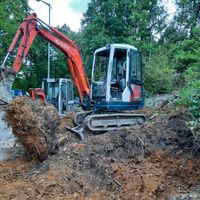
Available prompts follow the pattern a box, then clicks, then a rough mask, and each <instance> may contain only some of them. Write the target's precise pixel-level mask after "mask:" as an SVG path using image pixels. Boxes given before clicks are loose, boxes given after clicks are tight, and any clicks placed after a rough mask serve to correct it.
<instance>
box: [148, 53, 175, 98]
mask: <svg viewBox="0 0 200 200" xmlns="http://www.w3.org/2000/svg"><path fill="white" fill-rule="evenodd" d="M174 78H175V70H174V68H173V67H172V66H171V65H170V62H169V60H168V57H167V55H165V53H160V52H159V54H157V55H156V54H155V55H153V56H152V57H151V60H150V61H149V60H147V61H146V62H145V68H144V86H145V90H146V91H147V94H150V95H152V94H157V93H168V92H170V91H172V90H173V85H174Z"/></svg>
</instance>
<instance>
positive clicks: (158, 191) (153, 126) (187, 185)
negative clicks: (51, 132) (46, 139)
mask: <svg viewBox="0 0 200 200" xmlns="http://www.w3.org/2000/svg"><path fill="white" fill-rule="evenodd" d="M143 112H145V114H146V115H147V116H148V123H147V124H145V125H143V126H142V127H140V128H137V129H133V130H126V129H124V130H120V131H111V132H107V133H104V134H102V135H91V133H88V138H87V139H86V140H84V141H81V140H79V139H78V138H77V136H76V135H73V134H72V133H70V132H67V130H66V129H65V128H64V126H65V125H66V124H67V125H71V118H72V116H71V115H68V116H66V117H65V118H63V119H62V120H61V123H60V124H59V126H58V127H57V128H56V129H55V132H57V133H56V135H57V137H58V141H62V145H60V150H59V152H58V153H57V154H56V155H52V156H49V157H48V158H47V159H46V160H44V161H43V162H42V163H40V162H36V161H32V162H25V161H24V159H23V158H19V159H17V160H15V161H12V160H11V161H7V162H4V163H0V184H1V187H0V194H1V195H0V199H3V200H4V199H21V200H25V199H36V200H37V199H38V200H39V199H44V200H47V199H48V200H49V199H54V200H68V199H69V200H108V199H109V200H117V199H119V200H164V199H182V200H186V199H188V198H189V197H190V196H194V195H195V196H197V197H198V196H199V197H200V192H199V191H200V190H198V189H197V188H198V187H197V185H198V184H199V182H200V169H199V165H200V158H199V156H198V152H199V149H198V148H197V144H198V141H197V139H195V135H193V133H192V132H191V131H190V129H188V128H187V126H186V123H187V122H188V121H189V120H190V117H189V115H188V114H187V111H186V110H185V109H184V108H174V109H171V108H168V107H165V108H164V107H163V109H160V108H158V109H156V110H144V111H143ZM62 138H64V140H63V139H62ZM189 192H191V193H190V194H187V193H189ZM179 197H180V198H179Z"/></svg>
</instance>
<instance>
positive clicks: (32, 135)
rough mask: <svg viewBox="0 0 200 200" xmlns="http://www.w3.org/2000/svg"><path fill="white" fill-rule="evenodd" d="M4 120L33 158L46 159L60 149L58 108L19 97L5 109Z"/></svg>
mask: <svg viewBox="0 0 200 200" xmlns="http://www.w3.org/2000/svg"><path fill="white" fill-rule="evenodd" d="M4 111H5V116H4V120H5V121H6V122H7V124H8V126H11V127H12V130H13V134H14V135H15V136H16V138H17V139H18V141H19V142H20V143H21V144H22V145H23V146H24V148H25V150H26V152H27V153H28V154H29V156H31V157H32V158H37V159H39V160H44V159H45V158H46V157H47V156H48V154H54V153H55V152H56V151H57V150H58V142H57V137H56V134H55V129H56V128H57V126H58V125H59V116H58V113H57V111H56V109H55V108H54V107H53V106H52V105H49V104H46V103H42V102H40V101H39V100H38V101H32V100H31V99H30V98H28V97H17V98H15V99H14V100H13V101H12V102H11V103H10V104H8V105H7V106H6V107H5V109H4Z"/></svg>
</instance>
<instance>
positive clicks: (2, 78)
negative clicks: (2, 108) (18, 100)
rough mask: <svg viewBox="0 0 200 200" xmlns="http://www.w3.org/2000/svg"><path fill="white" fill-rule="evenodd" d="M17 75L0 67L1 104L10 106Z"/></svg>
mask: <svg viewBox="0 0 200 200" xmlns="http://www.w3.org/2000/svg"><path fill="white" fill-rule="evenodd" d="M15 77H16V75H15V73H14V72H13V71H12V69H10V68H5V67H0V104H1V105H2V104H8V103H10V101H11V100H12V96H11V88H12V84H13V82H14V81H15Z"/></svg>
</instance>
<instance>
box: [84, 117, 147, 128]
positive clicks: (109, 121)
mask: <svg viewBox="0 0 200 200" xmlns="http://www.w3.org/2000/svg"><path fill="white" fill-rule="evenodd" d="M146 121H147V118H146V116H145V115H141V114H126V113H114V114H94V115H89V116H87V117H86V118H85V122H86V124H87V127H88V128H89V129H90V130H91V131H109V130H119V129H124V128H136V127H138V126H141V125H143V124H144V123H146Z"/></svg>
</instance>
